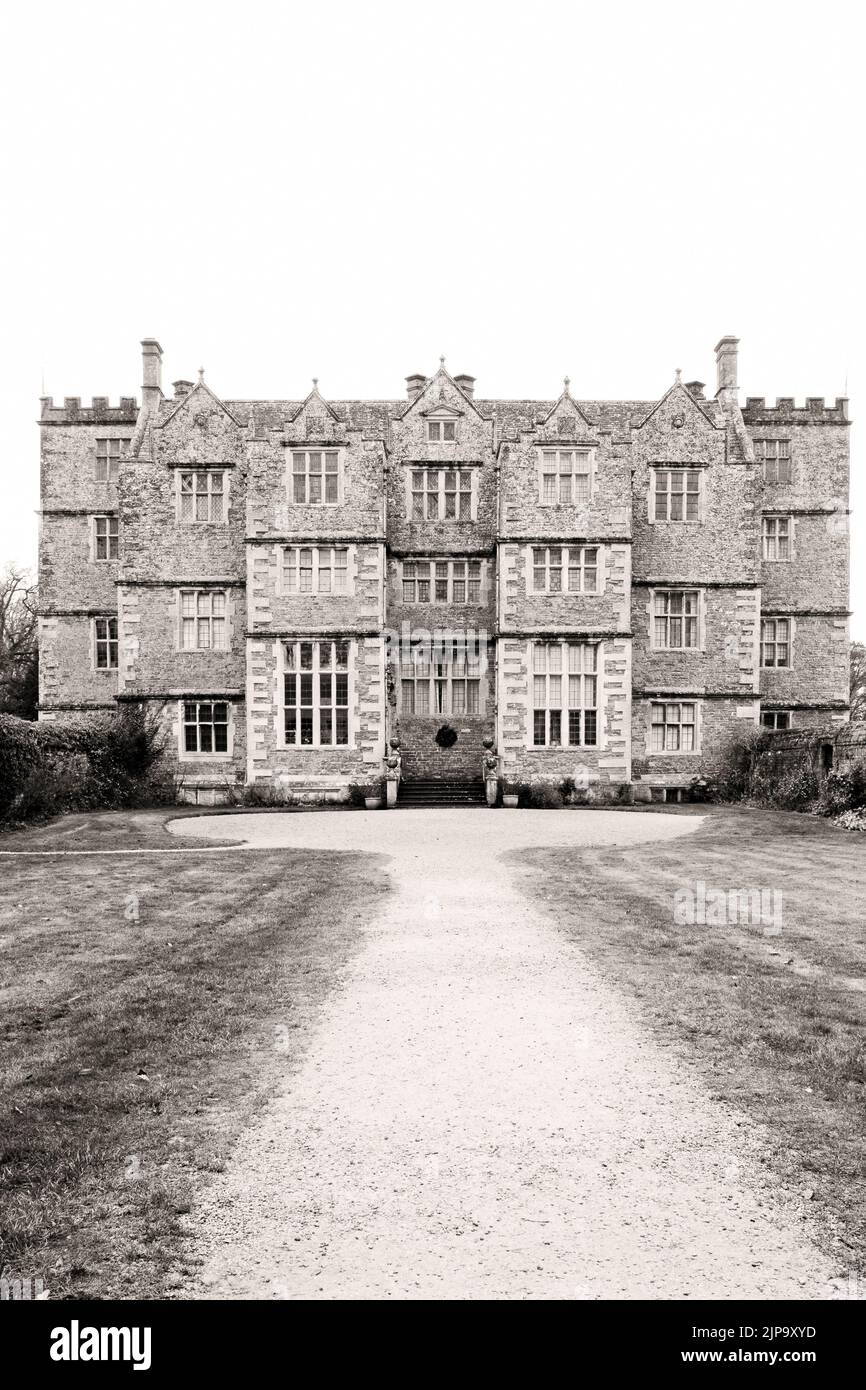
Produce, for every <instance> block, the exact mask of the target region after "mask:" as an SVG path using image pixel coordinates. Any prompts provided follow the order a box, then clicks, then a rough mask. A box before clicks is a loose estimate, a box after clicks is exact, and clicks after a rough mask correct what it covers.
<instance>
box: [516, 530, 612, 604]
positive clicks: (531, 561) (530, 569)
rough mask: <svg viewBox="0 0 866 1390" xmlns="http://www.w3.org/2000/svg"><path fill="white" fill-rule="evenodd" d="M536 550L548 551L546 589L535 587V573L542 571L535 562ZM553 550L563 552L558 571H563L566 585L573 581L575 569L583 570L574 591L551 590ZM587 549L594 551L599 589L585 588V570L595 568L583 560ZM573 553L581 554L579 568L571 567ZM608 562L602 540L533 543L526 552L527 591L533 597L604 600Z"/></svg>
mask: <svg viewBox="0 0 866 1390" xmlns="http://www.w3.org/2000/svg"><path fill="white" fill-rule="evenodd" d="M537 550H544V552H545V563H544V572H545V587H544V588H543V589H539V588H536V583H535V580H536V570H537V569H539V568H541V567H540V566H537V565H536V563H535V552H536V551H537ZM551 550H559V551H561V560H562V563H561V565H560V566H559V568H560V569H561V571H562V577H563V578H564V579H565V580H566V583H568V581H569V580H570V577H571V573H572V571H573V570H574V569H577V570H579V571H580V588H579V589H572V588H570V587H566V588H561V589H551V588H550V570H551V565H550V551H551ZM587 550H594V551H595V552H596V556H595V566H594V568H595V577H596V586H597V587H596V588H595V589H587V588H585V587H584V575H585V573H586V570H587V568H589V569H592V568H593V566H592V565H589V566H587V565H586V562H585V560H584V558H583V556H584V552H585V551H587ZM573 551H576V552H579V554H580V557H581V558H580V563H579V564H578V565H573V564H572V561H571V556H572V552H573ZM605 559H606V557H605V546H604V545H603V544H602V542H601V541H594V542H593V541H580V542H579V543H577V542H569V541H564V542H557V541H550V540H544V541H538V542H533V543H532V544H530V545H527V546H526V550H525V562H526V592H527V594H528V595H530V596H531V595H533V594H539V595H546V596H548V597H550V596H551V595H552V596H554V597H560V598H572V597H576V596H578V595H580V596H581V597H583V598H601V597H602V595H603V594H604V591H605ZM553 568H554V569H555V568H557V567H556V566H554V567H553Z"/></svg>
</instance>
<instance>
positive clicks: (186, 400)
mask: <svg viewBox="0 0 866 1390" xmlns="http://www.w3.org/2000/svg"><path fill="white" fill-rule="evenodd" d="M199 394H201V395H204V396H207V397H208V398H209V399H210V400H212V401H213V403H214V405H216V406H218V407H219V409H220V410H222V411H223V412H224V413H225V414H226V415H227V416H228V417H229V419H230V420H231V422H232V424H233V425H237V427H238V429H242V428H243V426H242V425H241V422H240V420H238V418H237V416H236V415H234V414H233V413H232V411H231V410H229V408H228V406H227V405H226V403H225V401H221V400H220V398H219V396H216V395H214V393H213V391H212V390H211V389H210V387H209V386H208V385H207V383H206V382H205V379H204V377H203V375H202V373H201V372H199V378H198V381H197V382H196V384H195V386H194V387H193V388H192V390H191V391H187V393H186V395H185V396H181V397H180V399H179V400H178V401H172V402H171V409H170V410H169V412H168V414H167V415H164V416H163V418H162V419H161V420H157V421H156V422H155V423H156V426H157V428H158V429H163V428H164V427H165V426H166V425H167V424H168V422H169V420H173V419H174V417H175V415H177V414H178V412H179V411H181V410H184V409H185V408H186V406H188V405H189V404H190V402H191V401H192V399H193V397H194V396H197V395H199Z"/></svg>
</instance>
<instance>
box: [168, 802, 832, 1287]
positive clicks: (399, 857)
mask: <svg viewBox="0 0 866 1390" xmlns="http://www.w3.org/2000/svg"><path fill="white" fill-rule="evenodd" d="M175 824H176V827H177V830H178V832H179V833H182V834H183V835H184V836H190V835H201V836H202V837H204V838H208V837H211V838H217V839H218V838H221V837H223V836H225V835H226V833H227V831H228V829H229V827H228V825H227V822H226V819H225V818H224V817H222V816H216V817H201V818H196V819H184V820H182V821H180V822H176V823H175ZM699 824H700V819H699V818H698V817H692V816H675V815H666V814H663V813H658V814H640V813H622V812H613V811H611V812H605V811H587V812H573V811H562V812H557V811H520V812H517V811H515V812H513V813H510V812H508V811H496V812H492V811H488V810H486V809H483V808H478V809H474V808H473V809H465V810H429V811H428V810H414V811H408V810H407V811H400V812H393V813H390V814H385V813H382V812H361V811H359V812H355V813H346V814H334V815H330V814H310V815H302V814H300V815H299V814H291V815H281V814H279V813H276V814H268V813H265V814H256V815H238V816H234V817H232V819H231V826H230V829H231V834H232V838H235V837H236V836H238V837H243V838H244V839H245V840H246V841H247V842H249V843H251V844H256V845H274V846H278V845H279V846H286V845H288V846H292V845H297V846H302V847H305V848H317V849H319V848H325V847H330V848H333V849H352V850H374V851H377V852H379V853H386V854H388V855H389V856H390V858H389V860H388V872H389V873H390V875H391V878H392V882H393V887H394V890H395V891H394V892H393V893H392V894H391V895H390V896H389V898H388V899H387V901H386V904H385V907H384V908H383V911H382V913H381V915H380V916H378V917H377V918H376V919H375V920H372V921H370V922H368V923H367V924H366V925H365V934H366V944H365V946H364V947H363V949H362V951H361V952H360V953H359V955H358V956H357V957H356V959H355V961H354V963H353V965H352V967H351V969H350V971H349V973H348V975H347V978H346V981H345V984H344V987H343V988H342V989H341V990H340V991H339V992H337V993H336V994H335V995H333V996H332V997H331V998H330V1000H329V1001H328V1002H327V1003H326V1004H325V1006H324V1009H323V1012H322V1014H321V1015H320V1018H319V1021H318V1024H317V1025H316V1028H315V1031H314V1034H313V1036H312V1038H311V1040H310V1044H309V1047H308V1050H307V1051H306V1053H305V1056H304V1060H303V1062H302V1063H301V1065H300V1067H299V1068H298V1070H296V1071H295V1073H294V1074H293V1075H291V1076H288V1077H287V1079H286V1083H285V1087H284V1089H283V1090H282V1092H281V1093H280V1094H279V1095H277V1096H276V1097H275V1098H274V1099H273V1100H271V1101H270V1102H269V1103H268V1105H267V1106H266V1108H265V1109H264V1111H263V1112H262V1114H261V1115H260V1117H259V1119H258V1121H257V1122H256V1124H255V1125H254V1126H253V1127H252V1128H251V1129H249V1130H247V1132H246V1133H245V1134H244V1135H243V1136H242V1137H241V1139H240V1141H239V1142H238V1144H237V1146H236V1148H235V1149H234V1151H233V1155H232V1159H231V1163H230V1165H229V1168H228V1169H227V1171H226V1172H225V1173H224V1174H221V1175H220V1176H219V1177H218V1178H217V1179H216V1180H215V1181H214V1183H213V1185H212V1186H211V1187H210V1188H209V1189H208V1190H207V1191H206V1192H205V1193H204V1194H203V1197H202V1200H201V1202H200V1204H199V1205H198V1206H197V1207H196V1209H195V1212H194V1214H193V1216H192V1217H191V1218H190V1219H189V1229H190V1230H191V1232H192V1235H193V1240H194V1246H195V1249H196V1250H197V1252H198V1254H199V1255H200V1256H201V1257H202V1259H203V1262H204V1263H203V1272H202V1277H201V1285H200V1287H199V1289H198V1290H197V1292H198V1294H199V1295H200V1296H203V1297H222V1298H262V1297H265V1298H267V1297H273V1298H377V1299H382V1298H617V1297H630V1298H644V1297H649V1298H734V1297H740V1298H769V1297H773V1298H786V1297H798V1298H808V1297H821V1296H823V1297H827V1296H828V1290H830V1289H831V1285H830V1280H831V1276H832V1273H833V1270H832V1269H831V1267H830V1266H829V1264H828V1263H827V1262H826V1261H825V1260H824V1258H823V1257H822V1256H821V1255H820V1254H819V1253H818V1252H817V1250H816V1249H815V1247H814V1246H813V1245H812V1244H811V1243H810V1241H809V1240H808V1238H807V1235H806V1232H805V1225H804V1221H803V1219H802V1214H801V1212H800V1211H799V1210H798V1209H797V1208H795V1207H794V1206H789V1207H787V1208H782V1207H779V1206H776V1205H774V1203H773V1202H772V1201H771V1199H770V1198H769V1197H768V1196H767V1195H766V1192H765V1190H762V1189H761V1188H760V1186H759V1177H758V1164H757V1160H756V1149H757V1142H758V1141H757V1139H756V1138H754V1137H750V1136H749V1133H748V1131H747V1129H746V1127H745V1126H743V1127H740V1126H739V1125H738V1124H737V1122H736V1119H735V1117H733V1116H732V1115H731V1114H730V1112H728V1111H727V1110H725V1109H724V1108H723V1107H722V1106H721V1105H719V1104H717V1103H715V1102H714V1101H712V1100H711V1099H710V1097H709V1095H708V1093H707V1090H706V1089H705V1087H704V1085H703V1084H702V1082H701V1081H700V1080H699V1079H697V1078H696V1076H693V1075H692V1074H691V1072H690V1071H689V1070H688V1068H687V1067H686V1066H685V1065H684V1064H683V1063H682V1062H679V1061H678V1060H677V1059H676V1058H675V1057H674V1056H673V1055H672V1053H671V1052H670V1051H668V1050H666V1049H665V1048H663V1047H662V1046H661V1045H659V1044H658V1043H657V1042H655V1041H654V1040H653V1038H651V1037H650V1036H649V1035H648V1033H647V1032H646V1031H645V1029H644V1028H643V1027H642V1026H641V1025H640V1024H639V1023H638V1022H637V1021H636V1020H635V1019H634V1018H633V1017H632V1016H631V1014H630V1012H629V1009H628V1008H627V1006H626V1004H625V1002H624V1001H623V1000H622V999H621V998H620V997H619V996H618V995H617V994H616V993H615V992H614V991H613V990H612V989H611V988H610V986H608V985H607V984H606V983H605V982H604V981H603V980H602V979H600V977H599V976H598V974H597V973H596V972H595V971H594V969H593V968H592V967H591V966H590V965H589V964H588V962H587V961H586V960H585V959H584V957H583V956H582V955H581V953H580V952H579V951H578V950H577V949H576V948H575V947H574V946H572V945H570V944H569V943H568V942H567V941H566V940H565V939H564V937H563V935H562V934H561V933H560V932H559V931H558V929H557V925H556V921H555V919H554V918H553V917H549V916H546V915H544V913H543V912H540V911H539V909H538V908H537V907H536V906H535V905H533V904H530V902H529V901H528V900H527V898H526V897H525V896H523V895H522V894H521V892H520V890H519V889H518V887H517V886H516V884H515V883H514V881H513V880H512V877H511V875H510V873H509V870H508V867H507V866H506V865H505V864H504V863H503V862H502V860H501V858H500V856H501V855H502V854H503V853H505V852H506V851H509V850H514V849H518V848H521V847H527V848H528V847H536V846H539V845H551V844H561V845H562V846H563V847H564V848H563V852H564V853H568V852H573V853H575V854H578V855H579V853H580V848H581V846H582V845H589V844H592V845H599V844H604V845H628V844H637V843H642V842H646V841H649V840H655V839H670V838H672V837H676V836H683V835H688V834H689V833H690V832H691V831H692V830H693V829H695V828H697V826H698V825H699Z"/></svg>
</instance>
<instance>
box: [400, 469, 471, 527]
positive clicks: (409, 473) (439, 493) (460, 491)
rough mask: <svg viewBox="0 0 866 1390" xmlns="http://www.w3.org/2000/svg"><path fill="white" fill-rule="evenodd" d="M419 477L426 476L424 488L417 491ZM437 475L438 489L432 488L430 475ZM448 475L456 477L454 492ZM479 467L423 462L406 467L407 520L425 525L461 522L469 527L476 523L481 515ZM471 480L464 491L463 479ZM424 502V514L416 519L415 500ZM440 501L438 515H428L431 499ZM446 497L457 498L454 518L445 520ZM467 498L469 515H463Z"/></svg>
mask: <svg viewBox="0 0 866 1390" xmlns="http://www.w3.org/2000/svg"><path fill="white" fill-rule="evenodd" d="M419 473H423V475H424V484H423V486H422V487H421V488H418V487H416V479H417V475H418V474H419ZM431 473H438V475H439V477H438V478H437V483H436V487H435V489H434V488H431V487H430V486H429V475H430V474H431ZM448 474H454V476H455V485H454V487H453V488H449V487H447V485H446V484H447V476H448ZM477 474H478V466H477V465H473V464H468V463H454V464H450V463H439V462H430V461H428V460H425V461H424V462H417V463H408V464H406V516H407V518H408V519H409V521H410V522H415V523H420V522H424V521H437V522H445V521H460V522H463V523H466V522H468V521H475V520H476V518H477V515H478V483H477ZM462 478H468V479H469V487H468V488H464V487H461V485H460V483H461V479H462ZM416 496H419V497H422V498H423V504H422V505H423V511H422V515H421V516H416V515H415V497H416ZM433 496H435V497H436V499H437V503H436V506H437V512H436V515H435V516H430V515H429V514H428V508H429V501H428V499H429V498H430V497H433ZM446 496H451V497H454V508H455V511H454V515H453V516H446ZM464 497H468V498H469V515H468V516H464V515H463V502H462V499H463V498H464Z"/></svg>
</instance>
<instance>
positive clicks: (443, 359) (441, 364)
mask: <svg viewBox="0 0 866 1390" xmlns="http://www.w3.org/2000/svg"><path fill="white" fill-rule="evenodd" d="M439 366H440V367H444V366H445V354H444V352H443V353H442V354H441V355H440V357H439Z"/></svg>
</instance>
